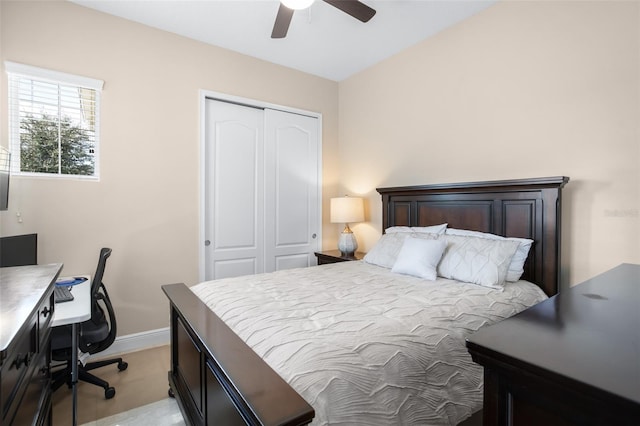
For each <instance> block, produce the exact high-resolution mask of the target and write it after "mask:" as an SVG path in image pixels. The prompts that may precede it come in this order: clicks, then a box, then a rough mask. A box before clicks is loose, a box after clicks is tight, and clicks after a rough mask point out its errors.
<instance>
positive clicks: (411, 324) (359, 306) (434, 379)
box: [191, 262, 546, 425]
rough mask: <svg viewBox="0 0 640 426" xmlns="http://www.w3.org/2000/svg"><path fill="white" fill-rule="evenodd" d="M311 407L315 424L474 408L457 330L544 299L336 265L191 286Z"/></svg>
mask: <svg viewBox="0 0 640 426" xmlns="http://www.w3.org/2000/svg"><path fill="white" fill-rule="evenodd" d="M191 289H192V290H193V292H194V293H195V294H196V295H197V296H198V297H200V299H202V300H203V301H204V302H205V303H206V304H207V305H208V306H209V307H210V308H211V309H212V310H213V311H214V312H215V313H216V314H217V315H218V316H219V317H220V318H222V319H223V320H224V321H225V322H226V323H227V324H228V325H229V326H230V327H231V328H232V329H233V330H234V331H235V332H236V333H237V334H238V335H239V336H240V337H241V338H242V339H243V340H244V341H245V342H246V343H247V344H248V345H249V346H250V347H252V348H253V350H254V351H255V352H256V353H257V354H258V355H260V356H261V357H262V358H263V359H264V360H265V361H266V362H267V363H268V364H269V365H270V366H271V367H272V368H273V369H274V370H275V371H276V372H277V373H278V374H280V376H282V377H283V378H284V379H285V380H286V381H287V382H288V383H289V384H290V385H291V386H292V387H293V388H294V389H295V390H296V391H297V392H298V393H299V394H300V395H302V396H303V397H304V398H305V399H306V400H307V402H309V404H311V405H312V406H313V408H314V409H315V410H316V418H315V419H314V422H313V424H318V425H322V424H345V425H355V424H366V425H392V424H402V425H409V424H412V425H435V424H457V423H458V422H460V421H462V420H464V419H465V418H467V417H469V416H470V415H471V414H472V413H473V412H475V411H477V410H479V409H480V408H481V406H482V367H480V366H479V365H476V364H474V363H473V361H472V360H471V357H470V355H469V353H468V352H467V349H466V347H465V337H467V336H469V335H470V334H472V333H473V332H474V331H476V330H478V329H479V328H480V327H482V326H484V325H487V324H492V323H495V322H497V321H499V320H501V319H503V318H507V317H509V316H511V315H514V314H515V313H517V312H520V311H522V310H524V309H526V308H527V307H529V306H532V305H534V304H535V303H537V302H540V301H542V300H544V299H545V298H546V296H545V295H544V293H543V292H542V291H541V290H540V289H539V288H538V287H537V286H535V285H533V284H531V283H527V282H525V281H520V282H517V283H508V284H507V286H506V288H505V290H504V291H503V292H500V291H496V290H492V289H488V288H485V287H481V286H478V285H474V284H467V283H461V282H457V281H452V280H445V279H438V281H426V280H423V279H419V278H413V277H409V276H404V275H398V274H393V273H391V271H390V270H388V269H385V268H381V267H378V266H374V265H370V264H367V263H364V262H343V263H334V264H329V265H323V266H318V267H312V268H304V269H294V270H287V271H280V272H275V273H270V274H261V275H253V276H246V277H239V278H230V279H224V280H217V281H209V282H204V283H201V284H198V285H196V286H194V287H192V288H191Z"/></svg>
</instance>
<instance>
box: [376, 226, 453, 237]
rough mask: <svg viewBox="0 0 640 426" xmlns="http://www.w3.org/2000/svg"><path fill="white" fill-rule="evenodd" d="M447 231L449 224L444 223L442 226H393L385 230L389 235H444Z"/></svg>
mask: <svg viewBox="0 0 640 426" xmlns="http://www.w3.org/2000/svg"><path fill="white" fill-rule="evenodd" d="M446 229H447V224H446V223H443V224H440V225H431V226H392V227H390V228H387V229H385V230H384V232H385V233H387V234H394V233H396V232H416V233H420V234H422V233H425V234H440V235H442V234H444V232H445V230H446Z"/></svg>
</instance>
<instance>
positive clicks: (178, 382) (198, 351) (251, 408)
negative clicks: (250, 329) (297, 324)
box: [162, 284, 315, 425]
mask: <svg viewBox="0 0 640 426" xmlns="http://www.w3.org/2000/svg"><path fill="white" fill-rule="evenodd" d="M162 290H163V291H164V293H165V294H166V295H167V297H168V298H169V302H170V315H171V369H170V371H169V385H170V386H171V391H172V392H173V394H174V395H175V397H176V400H177V401H178V405H179V406H180V410H181V411H182V414H183V416H184V418H185V422H186V423H187V424H189V425H214V424H215V425H243V424H249V425H304V424H307V423H309V422H311V420H312V419H313V417H314V415H315V412H314V410H313V408H312V407H311V406H310V405H309V404H308V403H307V402H306V401H305V400H304V399H303V398H302V397H301V396H300V395H299V394H298V393H296V391H295V390H294V389H293V388H291V386H289V385H288V384H287V383H286V382H285V381H284V380H283V379H282V378H281V377H280V376H279V375H278V374H277V373H276V372H275V371H273V369H271V367H269V366H268V365H267V364H266V363H265V362H264V361H263V360H262V359H261V358H260V357H259V356H258V355H257V354H256V353H255V352H254V351H253V350H252V349H251V348H250V347H249V346H247V345H246V344H245V343H244V342H243V341H242V340H241V339H240V338H239V337H238V336H237V335H236V334H235V333H234V332H233V331H232V330H231V329H230V328H229V327H228V326H227V325H226V324H225V323H224V322H223V321H222V320H221V319H220V318H218V316H217V315H216V314H214V313H213V312H212V311H211V310H210V309H209V308H208V307H207V306H206V305H205V304H204V303H203V302H202V301H201V300H200V299H198V297H197V296H196V295H195V294H193V292H192V291H191V290H189V288H187V286H186V285H184V284H170V285H164V286H162Z"/></svg>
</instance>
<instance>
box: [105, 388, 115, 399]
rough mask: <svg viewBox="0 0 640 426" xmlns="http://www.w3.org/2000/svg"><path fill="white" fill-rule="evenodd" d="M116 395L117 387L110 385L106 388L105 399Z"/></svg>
mask: <svg viewBox="0 0 640 426" xmlns="http://www.w3.org/2000/svg"><path fill="white" fill-rule="evenodd" d="M114 396H116V389H115V388H112V387H109V388H106V389H105V390H104V399H111V398H113V397H114Z"/></svg>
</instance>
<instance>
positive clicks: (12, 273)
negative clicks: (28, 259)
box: [0, 264, 62, 426]
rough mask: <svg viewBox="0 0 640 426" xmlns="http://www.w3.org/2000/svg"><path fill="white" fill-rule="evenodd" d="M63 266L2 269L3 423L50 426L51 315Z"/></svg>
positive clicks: (0, 402) (0, 378)
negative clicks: (55, 287)
mask: <svg viewBox="0 0 640 426" xmlns="http://www.w3.org/2000/svg"><path fill="white" fill-rule="evenodd" d="M61 269H62V265H61V264H51V265H34V266H14V267H9V268H0V321H1V324H0V425H2V426H7V425H16V426H17V425H20V426H21V425H36V426H40V425H51V423H52V420H51V378H50V377H51V375H50V371H49V363H50V358H51V344H50V342H51V318H52V317H53V309H54V304H53V288H54V285H55V281H56V278H57V277H58V274H59V273H60V270H61Z"/></svg>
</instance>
